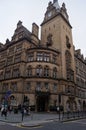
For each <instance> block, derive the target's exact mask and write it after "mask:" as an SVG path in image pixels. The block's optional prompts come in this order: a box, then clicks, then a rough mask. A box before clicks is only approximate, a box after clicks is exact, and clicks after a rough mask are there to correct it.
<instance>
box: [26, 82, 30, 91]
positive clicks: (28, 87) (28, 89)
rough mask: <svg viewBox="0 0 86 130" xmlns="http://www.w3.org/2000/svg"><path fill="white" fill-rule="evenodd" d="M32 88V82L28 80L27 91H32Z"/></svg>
mask: <svg viewBox="0 0 86 130" xmlns="http://www.w3.org/2000/svg"><path fill="white" fill-rule="evenodd" d="M30 90H31V83H30V82H27V83H26V91H30Z"/></svg>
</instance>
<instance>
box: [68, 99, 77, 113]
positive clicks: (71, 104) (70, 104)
mask: <svg viewBox="0 0 86 130" xmlns="http://www.w3.org/2000/svg"><path fill="white" fill-rule="evenodd" d="M67 109H68V110H69V111H76V110H77V104H76V101H75V99H74V98H72V97H69V99H68V100H67V102H66V110H67Z"/></svg>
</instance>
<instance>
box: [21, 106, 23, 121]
mask: <svg viewBox="0 0 86 130" xmlns="http://www.w3.org/2000/svg"><path fill="white" fill-rule="evenodd" d="M21 113H22V121H23V118H24V108H22V109H21Z"/></svg>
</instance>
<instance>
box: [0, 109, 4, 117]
mask: <svg viewBox="0 0 86 130" xmlns="http://www.w3.org/2000/svg"><path fill="white" fill-rule="evenodd" d="M3 114H4V107H2V108H1V116H3Z"/></svg>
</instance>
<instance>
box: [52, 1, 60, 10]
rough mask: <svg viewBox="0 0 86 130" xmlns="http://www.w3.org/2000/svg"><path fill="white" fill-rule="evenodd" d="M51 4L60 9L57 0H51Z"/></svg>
mask: <svg viewBox="0 0 86 130" xmlns="http://www.w3.org/2000/svg"><path fill="white" fill-rule="evenodd" d="M53 5H54V6H55V7H56V9H60V6H59V3H58V0H53Z"/></svg>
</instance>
